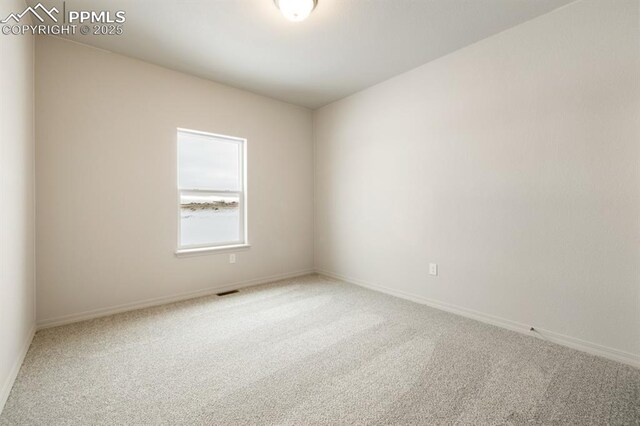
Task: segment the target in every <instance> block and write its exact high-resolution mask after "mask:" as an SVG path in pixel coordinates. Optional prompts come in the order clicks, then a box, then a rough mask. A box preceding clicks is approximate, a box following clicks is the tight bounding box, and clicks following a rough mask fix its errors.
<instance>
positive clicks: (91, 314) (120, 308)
mask: <svg viewBox="0 0 640 426" xmlns="http://www.w3.org/2000/svg"><path fill="white" fill-rule="evenodd" d="M313 273H315V270H314V269H305V270H301V271H296V272H288V273H285V274H277V275H271V276H268V277H263V278H256V279H252V280H247V281H238V282H234V283H231V284H226V285H223V286H217V287H209V288H204V289H201V290H196V291H190V292H186V293H179V294H174V295H171V296H162V297H156V298H153V299H146V300H141V301H137V302H132V303H125V304H122V305H117V306H111V307H108V308H100V309H94V310H91V311H84V312H80V313H77V314H70V315H63V316H60V317H55V318H49V319H45V320H40V321H38V322H37V329H38V330H42V329H45V328H51V327H57V326H60V325H65V324H71V323H74V322H80V321H85V320H89V319H94V318H100V317H106V316H109V315H113V314H119V313H122V312H128V311H135V310H137V309H143V308H149V307H152V306H159V305H165V304H167V303H173V302H180V301H183V300H188V299H194V298H196V297H202V296H209V295H211V294H216V293H222V292H225V291H229V290H237V289H239V288H244V287H251V286H254V285H259V284H266V283H270V282H274V281H279V280H284V279H287V278H295V277H300V276H303V275H309V274H313Z"/></svg>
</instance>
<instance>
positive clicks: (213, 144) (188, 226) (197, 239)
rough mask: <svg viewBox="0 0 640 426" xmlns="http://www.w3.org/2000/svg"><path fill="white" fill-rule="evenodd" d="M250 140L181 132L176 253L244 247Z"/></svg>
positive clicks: (179, 137)
mask: <svg viewBox="0 0 640 426" xmlns="http://www.w3.org/2000/svg"><path fill="white" fill-rule="evenodd" d="M245 145H246V140H245V139H241V138H235V137H230V136H221V135H214V134H210V133H204V132H198V131H193V130H186V129H178V192H179V199H180V201H179V226H178V230H179V231H178V234H179V235H178V248H179V249H198V248H223V247H226V246H237V245H243V244H246V243H247V241H246V202H245V184H246V182H245V149H246V146H245Z"/></svg>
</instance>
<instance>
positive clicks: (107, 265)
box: [36, 37, 313, 324]
mask: <svg viewBox="0 0 640 426" xmlns="http://www.w3.org/2000/svg"><path fill="white" fill-rule="evenodd" d="M36 99H37V109H36V114H37V128H36V135H37V142H36V145H37V146H36V162H37V168H38V176H37V185H38V194H37V254H38V262H37V274H38V280H37V318H38V322H39V323H44V324H51V323H55V322H58V321H67V320H73V319H74V318H78V317H79V316H82V315H83V313H88V314H92V313H96V312H97V313H99V312H104V311H105V310H107V311H108V310H109V309H111V308H113V307H123V306H124V307H127V306H131V304H134V305H135V304H137V303H139V302H141V301H146V300H149V299H155V300H157V299H158V298H164V297H172V296H175V295H184V294H187V293H191V292H195V291H198V290H202V289H212V288H218V287H223V286H226V285H229V284H232V283H235V282H247V281H251V280H259V279H262V278H267V277H274V276H283V275H287V274H295V273H298V272H300V271H309V270H312V268H313V211H312V209H313V147H312V116H311V112H310V111H309V110H307V109H305V108H301V107H296V106H292V105H289V104H286V103H282V102H278V101H274V100H271V99H268V98H265V97H261V96H257V95H254V94H251V93H248V92H244V91H241V90H237V89H233V88H230V87H227V86H223V85H220V84H216V83H213V82H210V81H206V80H201V79H198V78H195V77H191V76H188V75H185V74H181V73H177V72H174V71H170V70H167V69H164V68H160V67H157V66H154V65H150V64H147V63H144V62H141V61H138V60H133V59H130V58H127V57H123V56H119V55H116V54H111V53H109V52H106V51H101V50H97V49H94V48H90V47H86V46H82V45H78V44H75V43H72V42H68V41H63V40H60V39H56V38H52V37H39V38H37V41H36ZM177 127H184V128H189V129H196V130H201V131H206V132H212V133H219V134H225V135H232V136H239V137H244V138H247V139H248V142H247V147H248V198H249V200H248V206H249V207H248V208H249V239H250V243H251V245H252V247H251V249H249V250H246V251H242V252H239V253H238V254H237V263H236V264H229V261H228V255H227V254H208V255H200V256H193V257H181V258H177V257H176V256H175V255H174V251H175V250H176V239H177V191H176V162H177V160H176V128H177Z"/></svg>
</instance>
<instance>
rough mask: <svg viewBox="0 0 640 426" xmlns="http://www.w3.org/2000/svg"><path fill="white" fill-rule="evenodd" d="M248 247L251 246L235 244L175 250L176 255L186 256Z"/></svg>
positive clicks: (239, 249)
mask: <svg viewBox="0 0 640 426" xmlns="http://www.w3.org/2000/svg"><path fill="white" fill-rule="evenodd" d="M250 248H251V246H250V245H249V244H236V245H233V246H220V247H198V248H190V249H179V250H176V256H177V257H186V256H198V255H205V254H219V253H229V252H234V251H243V250H248V249H250Z"/></svg>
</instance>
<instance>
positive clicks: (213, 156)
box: [178, 132, 241, 191]
mask: <svg viewBox="0 0 640 426" xmlns="http://www.w3.org/2000/svg"><path fill="white" fill-rule="evenodd" d="M178 170H179V182H180V188H185V189H194V188H199V189H215V190H226V191H240V189H241V182H240V144H238V143H235V142H233V141H225V140H224V139H218V138H216V137H213V136H205V135H196V134H193V133H186V132H178Z"/></svg>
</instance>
